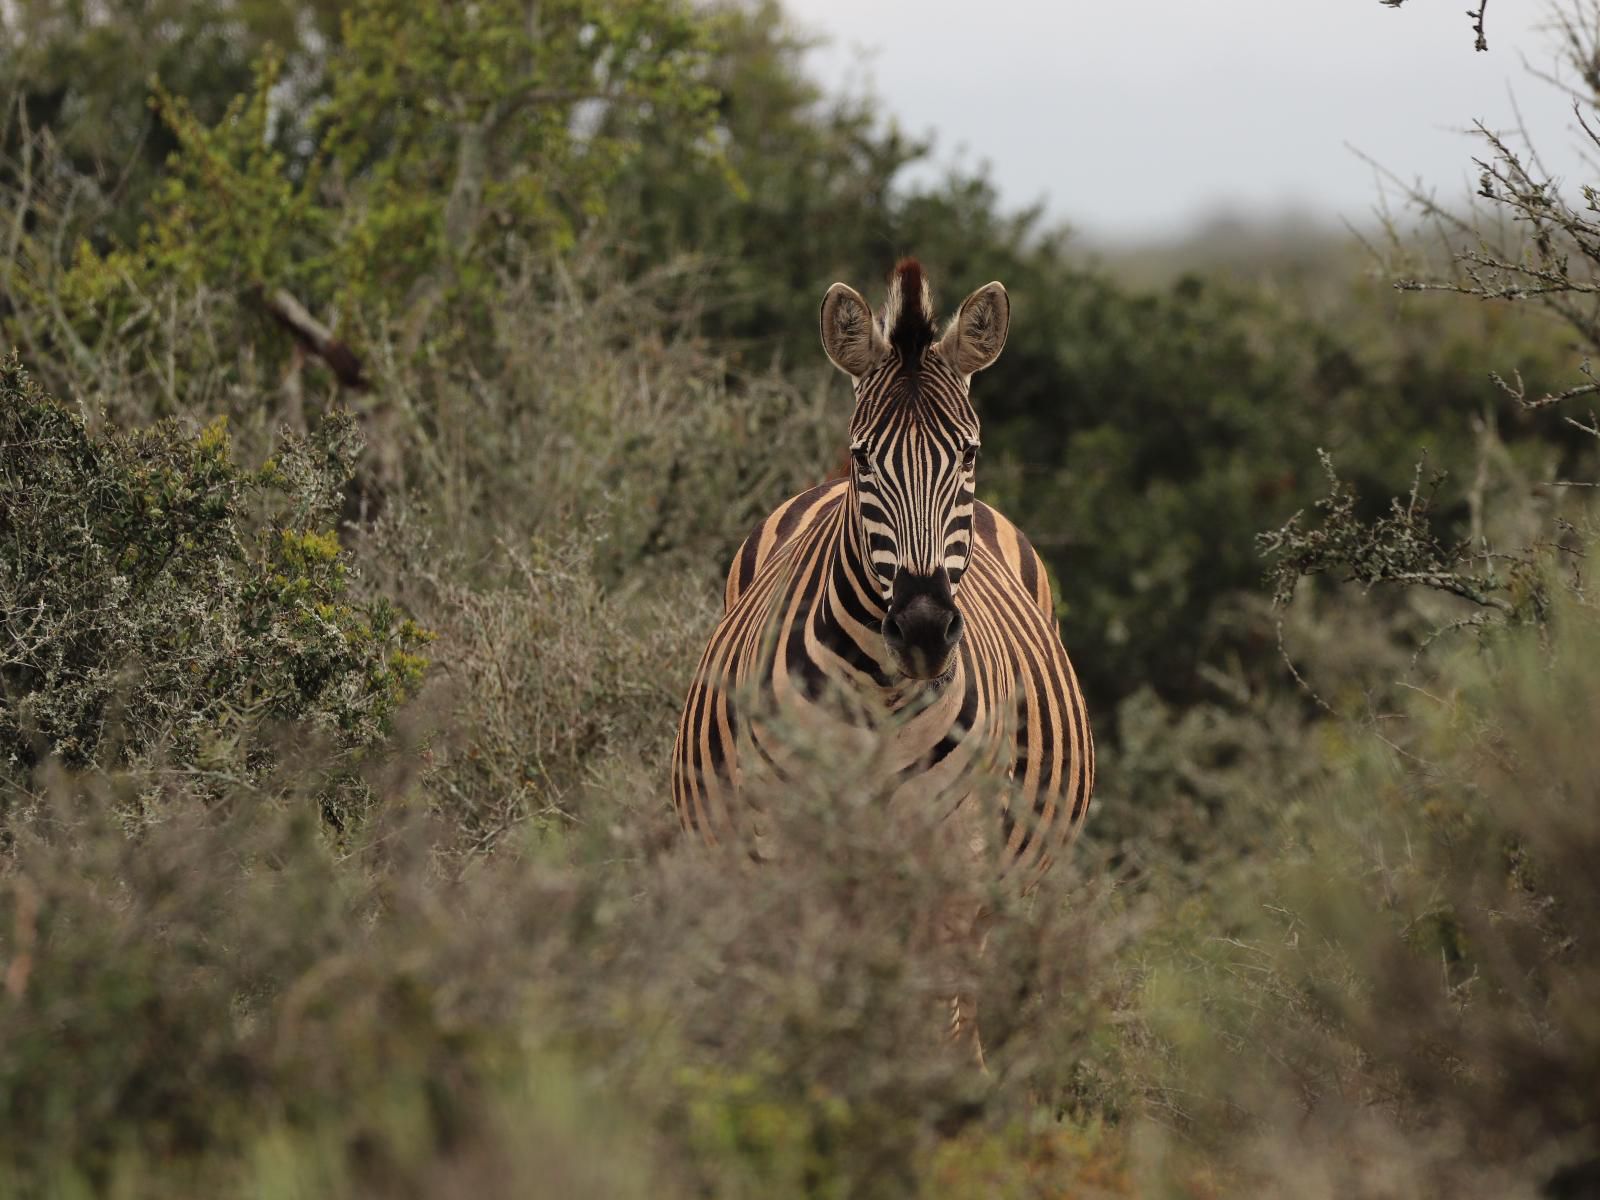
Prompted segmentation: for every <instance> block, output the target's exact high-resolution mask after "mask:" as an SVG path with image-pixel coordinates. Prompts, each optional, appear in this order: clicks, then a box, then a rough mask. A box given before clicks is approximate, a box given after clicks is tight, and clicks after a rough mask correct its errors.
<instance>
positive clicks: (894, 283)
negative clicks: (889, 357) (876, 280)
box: [884, 258, 937, 362]
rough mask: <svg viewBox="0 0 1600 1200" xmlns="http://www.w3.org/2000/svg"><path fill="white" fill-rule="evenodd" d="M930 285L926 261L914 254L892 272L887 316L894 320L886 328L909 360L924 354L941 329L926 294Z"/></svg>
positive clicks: (890, 337) (898, 264) (913, 360)
mask: <svg viewBox="0 0 1600 1200" xmlns="http://www.w3.org/2000/svg"><path fill="white" fill-rule="evenodd" d="M926 286H927V276H926V275H925V274H924V273H923V270H922V264H921V263H919V262H918V261H917V260H916V259H914V258H902V259H901V260H900V261H899V262H897V263H896V264H895V267H894V271H893V272H892V273H891V275H890V276H889V310H888V311H887V312H885V314H884V316H885V317H886V318H892V319H893V321H894V324H893V325H892V326H891V327H890V328H888V329H887V330H885V331H884V332H885V335H886V336H887V337H888V339H889V344H890V345H891V346H893V347H894V348H895V349H896V350H897V351H899V352H900V355H901V357H903V358H905V359H906V360H907V361H909V362H915V361H916V360H917V359H918V358H919V357H920V356H921V354H922V352H923V351H924V350H926V349H927V348H928V347H929V345H931V344H932V342H933V340H934V336H935V334H936V332H937V330H935V328H934V322H933V312H932V311H931V308H930V306H929V305H928V303H927V300H926V296H925V294H924V288H925V287H926ZM897 293H898V295H897ZM897 299H898V303H896V300H897Z"/></svg>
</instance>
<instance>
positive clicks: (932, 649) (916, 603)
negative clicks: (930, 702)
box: [883, 570, 965, 679]
mask: <svg viewBox="0 0 1600 1200" xmlns="http://www.w3.org/2000/svg"><path fill="white" fill-rule="evenodd" d="M964 625H965V622H964V621H963V620H962V618H961V613H960V611H959V610H957V608H956V605H955V598H954V597H953V596H952V595H951V592H950V576H949V575H947V574H946V573H945V572H944V571H943V570H941V571H939V572H938V573H937V574H936V575H928V576H916V575H910V574H908V573H907V572H905V571H898V572H896V573H895V577H894V595H893V599H892V600H891V602H890V604H889V612H888V614H887V615H886V616H885V617H884V619H883V640H884V642H885V644H886V645H887V646H888V647H889V654H890V656H891V657H892V658H893V659H894V661H895V665H896V666H898V667H899V668H900V669H901V670H902V671H904V672H905V673H906V674H907V675H909V676H911V677H912V678H913V679H937V678H938V677H939V676H941V675H943V674H944V673H945V672H946V671H948V670H949V669H950V663H951V661H952V660H953V659H954V657H955V652H956V647H957V646H959V645H960V644H961V631H962V628H963V627H964Z"/></svg>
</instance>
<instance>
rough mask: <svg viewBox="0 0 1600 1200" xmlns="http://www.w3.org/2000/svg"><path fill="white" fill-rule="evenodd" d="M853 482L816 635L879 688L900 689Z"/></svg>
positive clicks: (831, 553)
mask: <svg viewBox="0 0 1600 1200" xmlns="http://www.w3.org/2000/svg"><path fill="white" fill-rule="evenodd" d="M856 505H857V500H856V492H855V485H854V484H853V483H852V484H851V485H850V488H849V490H848V491H847V493H846V495H845V501H844V503H843V504H841V505H839V508H838V512H837V515H836V516H835V518H834V521H835V525H834V528H833V529H832V530H830V531H829V533H828V560H829V561H828V563H827V568H826V572H825V577H826V586H825V588H824V590H823V593H822V595H821V597H820V603H819V605H818V607H817V612H816V618H815V625H814V629H815V633H816V637H817V639H818V640H819V641H820V642H822V643H823V644H824V645H826V646H827V647H828V649H830V650H832V651H833V652H834V653H835V654H836V655H838V656H839V658H840V659H841V660H843V661H844V662H845V663H847V664H849V665H850V666H851V667H852V668H853V669H854V670H856V671H857V672H860V673H861V674H863V675H866V676H868V677H870V679H871V680H872V682H873V683H874V684H876V685H877V686H878V687H882V688H891V687H900V686H902V685H903V684H904V683H905V682H906V681H905V680H904V678H903V677H902V676H901V675H900V673H899V671H897V670H896V669H895V667H894V666H893V664H892V662H891V661H890V658H889V649H888V647H887V646H886V645H885V644H884V640H883V620H884V617H885V616H887V615H888V608H887V606H886V605H885V603H884V601H883V597H882V596H881V595H880V594H879V592H878V581H877V577H876V576H875V574H874V573H873V571H872V569H871V567H870V566H869V565H868V564H867V562H866V560H865V558H864V557H863V552H862V537H861V514H860V511H859V509H858V508H857V507H856Z"/></svg>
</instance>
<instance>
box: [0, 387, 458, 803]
mask: <svg viewBox="0 0 1600 1200" xmlns="http://www.w3.org/2000/svg"><path fill="white" fill-rule="evenodd" d="M0 446H3V448H4V455H3V459H0V461H3V466H0V513H3V514H4V521H3V524H0V528H3V529H4V543H5V545H4V555H3V558H0V571H3V575H0V612H3V613H4V620H5V638H6V647H7V650H6V660H5V664H4V670H3V675H0V681H3V686H4V695H5V706H4V709H3V710H0V746H3V750H4V754H5V758H6V762H7V768H6V770H7V773H8V775H9V783H10V785H11V786H12V787H16V786H18V785H19V784H23V783H25V782H26V779H27V777H28V773H29V770H30V769H31V768H32V767H33V766H34V765H35V764H37V763H40V762H42V761H44V760H45V759H46V758H53V759H58V760H60V761H61V762H62V763H64V764H67V765H70V766H73V767H87V766H92V765H98V766H102V767H111V766H116V765H120V764H127V763H152V762H156V761H161V762H164V763H167V764H168V765H170V766H171V767H173V768H176V769H192V768H197V767H198V768H205V767H206V766H208V765H216V766H217V767H219V768H220V769H223V770H231V769H233V768H235V767H238V768H243V769H245V770H247V771H248V772H249V773H250V774H252V775H254V774H257V773H259V772H260V771H261V770H263V769H265V768H266V767H268V766H269V765H270V764H271V763H272V762H273V761H274V760H275V758H276V755H275V754H273V753H272V752H271V749H270V746H269V745H266V744H262V743H261V739H262V735H263V733H264V732H265V730H266V729H267V728H268V727H269V726H270V725H271V724H274V723H279V722H284V723H301V724H303V726H304V731H303V734H302V736H304V735H305V734H312V733H314V734H317V735H321V736H325V737H326V738H328V739H329V740H330V741H331V743H332V744H333V746H335V747H336V748H337V749H338V751H339V752H340V753H344V754H354V753H356V752H358V751H359V750H361V749H363V748H365V747H369V746H373V745H375V744H377V743H378V742H380V741H381V740H382V739H383V737H384V736H385V734H386V733H387V731H388V728H389V724H390V721H391V718H392V717H393V714H394V713H395V711H396V709H397V708H398V706H399V705H400V704H401V703H402V702H403V701H404V699H405V697H406V695H407V694H408V693H409V692H410V691H412V690H414V688H415V686H416V684H417V683H418V681H419V680H420V678H421V676H422V673H423V670H424V668H425V667H426V665H427V660H426V658H425V657H423V655H422V653H421V651H422V648H423V646H424V645H425V644H426V642H427V641H428V638H429V635H428V634H427V633H426V632H425V631H423V630H421V629H420V628H418V627H417V626H416V625H415V624H414V623H412V622H410V621H408V620H405V619H404V618H403V617H402V616H401V615H400V614H399V613H398V612H397V611H396V610H395V609H394V608H393V607H392V606H391V605H390V604H389V603H387V602H386V601H384V600H383V599H382V598H374V599H371V600H366V599H362V598H360V597H359V595H358V594H356V593H355V592H354V591H353V589H352V587H351V584H350V579H349V574H350V571H351V561H350V557H349V554H348V553H347V552H346V551H345V550H343V549H342V548H341V546H340V544H339V539H338V536H337V534H336V533H335V532H334V531H333V530H332V528H331V525H332V522H333V519H334V515H335V512H336V509H337V506H338V502H339V489H340V488H341V487H342V485H343V483H344V480H345V479H346V477H347V475H348V471H349V469H350V464H351V462H352V460H353V456H354V454H355V453H356V449H357V447H356V445H355V444H354V442H353V441H352V438H351V431H350V427H349V423H348V421H346V420H339V419H335V420H332V421H330V422H329V424H328V425H327V426H325V427H324V428H323V429H322V430H321V431H319V435H318V437H317V439H316V440H314V441H312V442H306V443H298V442H291V443H289V444H287V445H286V446H285V449H284V452H283V453H282V454H281V455H280V456H279V457H278V458H277V459H275V460H272V461H269V462H268V463H267V464H265V465H264V466H263V467H262V468H260V469H258V470H248V469H245V468H242V467H240V466H239V465H237V464H236V463H235V462H234V461H233V458H232V452H231V447H230V443H229V439H228V435H227V429H226V425H225V423H224V422H223V421H221V420H217V421H214V422H212V423H211V424H210V425H208V426H206V428H205V429H203V430H202V431H201V432H200V434H199V436H198V437H192V436H188V435H186V434H185V433H184V432H183V431H182V430H181V429H180V428H179V427H178V426H177V425H175V424H170V423H169V424H165V425H157V426H153V427H151V428H149V429H147V430H143V431H140V432H135V433H126V434H123V433H111V434H104V435H96V434H92V433H90V432H89V431H88V429H87V428H86V427H85V425H84V423H83V422H82V420H80V419H79V418H78V417H76V416H74V415H73V414H71V413H70V412H69V411H68V410H67V409H65V408H64V407H62V406H61V405H60V404H58V403H56V402H55V401H53V400H51V399H49V398H48V397H46V396H44V395H42V394H41V393H40V392H39V391H38V390H37V388H36V387H35V386H34V385H33V384H32V382H31V381H30V380H29V379H28V377H27V375H26V373H25V372H24V371H23V370H22V368H21V367H20V365H19V364H18V363H17V361H16V360H15V359H14V358H13V359H11V360H10V361H9V362H7V363H6V365H5V366H4V368H3V371H0ZM241 743H242V744H241Z"/></svg>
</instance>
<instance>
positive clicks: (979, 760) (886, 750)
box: [741, 644, 1015, 799]
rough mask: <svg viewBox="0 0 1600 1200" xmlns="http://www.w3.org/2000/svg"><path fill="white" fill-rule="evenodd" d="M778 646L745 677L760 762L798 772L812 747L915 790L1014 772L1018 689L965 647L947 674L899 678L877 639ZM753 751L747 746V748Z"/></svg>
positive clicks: (882, 782)
mask: <svg viewBox="0 0 1600 1200" xmlns="http://www.w3.org/2000/svg"><path fill="white" fill-rule="evenodd" d="M803 650H804V652H803V653H796V652H795V648H794V647H793V646H789V647H784V646H774V647H772V648H771V650H770V651H769V653H768V654H766V655H763V656H762V666H763V667H764V669H763V670H761V671H759V672H757V673H756V674H755V675H754V676H753V677H751V678H747V680H746V681H745V692H746V695H747V697H750V698H751V699H753V700H754V701H755V702H754V703H753V704H750V706H749V707H748V708H747V714H748V717H749V719H748V721H747V722H746V724H747V726H748V728H749V731H750V738H751V741H752V742H753V743H754V745H753V747H752V748H753V749H754V750H755V751H756V753H755V754H754V755H753V756H752V757H753V759H754V760H755V762H757V763H769V764H772V765H774V766H776V767H778V768H779V772H778V773H779V774H783V775H791V774H793V772H794V770H795V769H796V761H797V760H803V759H805V758H808V757H810V756H813V755H815V756H819V757H822V758H826V759H828V760H830V761H831V762H833V763H834V764H838V763H839V762H841V761H843V762H845V763H847V764H848V771H847V774H848V776H849V777H850V778H853V779H857V780H859V781H861V782H862V783H865V784H867V785H869V786H872V787H875V788H877V787H884V786H889V787H891V788H892V789H893V791H894V792H895V793H896V794H897V795H903V796H904V797H905V798H907V799H910V798H913V797H918V796H921V797H929V796H939V795H953V794H955V793H960V794H962V795H964V794H965V793H966V792H967V791H969V790H970V789H971V787H972V784H973V780H974V777H975V776H977V775H979V774H986V775H990V776H994V775H996V774H997V773H998V775H999V776H1001V777H1003V776H1005V775H1007V774H1009V773H1010V770H1011V768H1012V766H1013V760H1014V751H1015V736H1014V735H1015V721H1014V719H1012V713H1011V712H1010V705H1009V703H1008V702H1009V699H1010V697H1009V689H1006V688H1004V687H997V686H995V685H994V683H993V681H992V680H990V679H988V678H986V673H985V672H984V670H983V669H982V664H981V662H980V661H978V660H977V659H976V658H975V657H974V656H973V655H971V654H970V653H967V652H965V651H964V652H963V653H962V654H961V656H960V658H959V659H958V661H957V663H956V665H955V667H954V669H953V670H952V673H951V674H950V676H948V677H947V678H946V679H944V680H940V681H925V680H912V679H905V678H903V677H901V678H898V679H896V678H893V677H891V676H890V675H889V674H888V668H887V664H886V661H884V660H886V658H887V656H886V655H885V656H883V659H880V658H878V657H877V656H874V655H873V654H872V648H871V646H870V644H869V645H868V646H867V647H861V646H859V645H854V644H846V645H844V646H832V645H826V644H813V645H808V646H805V647H803ZM741 757H744V756H741Z"/></svg>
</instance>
